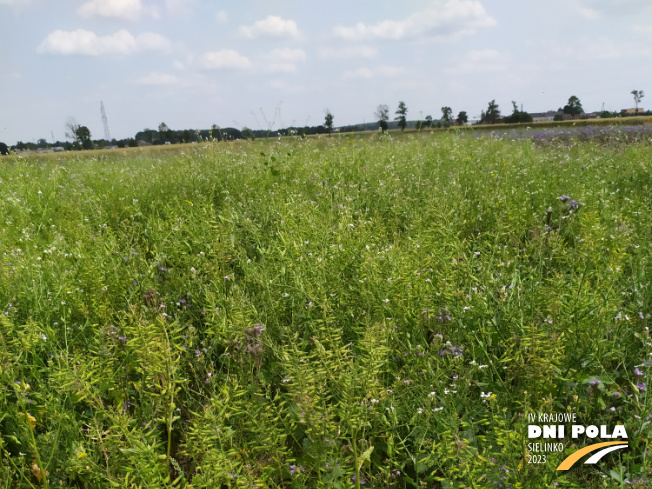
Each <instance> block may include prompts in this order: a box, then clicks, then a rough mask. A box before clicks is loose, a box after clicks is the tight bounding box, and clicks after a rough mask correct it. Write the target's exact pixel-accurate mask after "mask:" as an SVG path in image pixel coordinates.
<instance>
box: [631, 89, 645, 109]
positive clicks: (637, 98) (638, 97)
mask: <svg viewBox="0 0 652 489" xmlns="http://www.w3.org/2000/svg"><path fill="white" fill-rule="evenodd" d="M632 95H633V96H634V103H635V104H636V113H637V114H638V104H640V103H641V99H642V98H643V97H645V94H644V93H643V90H632Z"/></svg>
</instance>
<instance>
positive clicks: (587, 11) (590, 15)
mask: <svg viewBox="0 0 652 489" xmlns="http://www.w3.org/2000/svg"><path fill="white" fill-rule="evenodd" d="M577 13H578V14H580V16H581V17H583V18H584V19H586V20H595V19H597V18H598V17H600V13H599V12H598V11H597V10H595V9H592V8H590V7H581V6H579V5H578V6H577Z"/></svg>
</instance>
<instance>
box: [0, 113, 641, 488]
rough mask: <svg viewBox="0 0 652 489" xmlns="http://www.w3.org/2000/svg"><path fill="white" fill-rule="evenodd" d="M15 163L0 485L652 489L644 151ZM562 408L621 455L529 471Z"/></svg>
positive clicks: (283, 152) (440, 141)
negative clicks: (623, 442) (543, 425)
mask: <svg viewBox="0 0 652 489" xmlns="http://www.w3.org/2000/svg"><path fill="white" fill-rule="evenodd" d="M504 127H505V125H501V128H504ZM1 163H2V166H1V167H0V180H1V181H0V209H1V210H0V215H1V216H2V223H1V224H0V252H1V253H2V255H1V256H0V278H1V280H0V304H1V307H3V311H2V312H3V314H2V315H0V450H1V452H2V464H0V487H7V488H10V487H11V488H18V487H34V486H54V487H88V488H99V487H107V488H108V487H196V488H199V487H210V488H215V487H259V488H262V487H278V488H281V487H297V488H299V487H341V488H345V487H360V486H364V487H382V488H403V487H428V488H432V487H434V488H436V487H442V488H451V487H455V488H457V487H488V488H489V487H491V488H493V487H512V488H517V487H524V488H527V487H556V486H555V485H554V484H558V485H559V486H560V487H567V488H580V487H614V486H616V485H618V486H622V487H649V486H650V483H651V482H650V480H649V479H650V475H649V474H650V460H649V453H648V451H649V443H650V442H649V439H650V435H651V433H650V420H649V417H650V416H651V415H652V403H651V402H650V397H649V396H648V395H647V383H648V381H649V380H650V366H651V365H652V363H651V362H650V355H651V354H652V342H651V340H650V335H649V330H648V328H649V326H650V324H651V322H652V321H651V317H652V316H651V314H652V293H651V285H650V280H651V279H650V275H651V270H652V258H651V257H652V213H651V212H650V211H651V210H652V176H651V173H652V151H651V150H650V146H649V144H647V145H646V144H629V145H628V144H623V141H617V142H613V144H611V143H610V144H598V143H592V144H591V143H581V142H575V143H573V144H570V145H569V144H548V145H547V146H546V147H544V148H542V147H539V146H538V145H536V144H534V143H533V142H531V141H529V140H516V141H507V140H501V139H497V138H493V139H492V138H479V139H474V138H466V137H464V138H460V137H459V136H458V135H456V134H445V133H442V132H437V131H433V132H423V133H407V134H402V135H401V137H400V138H397V137H396V136H395V134H394V133H391V134H390V135H389V136H383V137H380V136H379V135H375V134H374V135H370V136H369V137H366V138H365V139H364V140H361V139H360V138H359V137H358V135H357V134H356V135H352V136H346V135H340V136H334V137H331V138H328V137H323V138H316V139H312V138H308V139H305V140H303V139H300V138H283V139H281V140H277V139H269V140H260V141H259V140H257V141H253V142H251V141H250V142H235V143H214V144H210V143H209V144H192V145H180V146H172V147H169V146H168V147H155V148H147V149H146V150H143V149H132V150H113V151H104V152H92V153H90V152H89V153H70V154H65V155H62V154H49V155H33V156H29V157H17V156H12V157H5V158H2V160H1ZM563 411H568V412H572V413H576V414H577V417H578V420H581V421H582V423H585V424H594V425H601V424H605V425H608V426H613V425H615V424H617V423H623V424H625V426H626V429H627V433H628V435H629V439H628V441H629V445H630V448H629V449H627V450H621V451H618V452H615V453H613V454H611V455H608V456H607V457H605V458H604V459H602V461H601V462H600V463H599V464H597V465H593V466H588V465H582V466H580V467H578V468H576V469H574V470H572V471H569V472H557V471H556V470H555V468H556V467H557V465H558V464H559V462H561V460H563V459H564V458H565V457H566V456H567V455H569V454H570V453H572V452H573V451H574V450H576V449H577V448H579V447H581V446H583V445H584V444H585V443H584V440H581V441H580V442H579V443H577V444H575V443H576V442H573V441H571V440H567V441H566V446H565V452H563V453H550V454H548V462H547V463H546V464H528V463H527V461H528V455H530V454H529V453H528V450H527V443H528V442H530V441H531V440H528V439H527V424H528V422H527V418H526V415H527V414H528V413H538V412H563Z"/></svg>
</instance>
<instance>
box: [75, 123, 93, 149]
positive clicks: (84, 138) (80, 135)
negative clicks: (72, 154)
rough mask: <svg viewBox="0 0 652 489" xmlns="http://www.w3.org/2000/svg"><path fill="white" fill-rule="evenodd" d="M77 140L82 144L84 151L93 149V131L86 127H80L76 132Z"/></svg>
mask: <svg viewBox="0 0 652 489" xmlns="http://www.w3.org/2000/svg"><path fill="white" fill-rule="evenodd" d="M75 138H76V139H77V142H78V143H79V144H81V147H82V148H83V149H93V141H91V131H90V129H88V127H86V126H79V127H78V128H77V130H76V131H75Z"/></svg>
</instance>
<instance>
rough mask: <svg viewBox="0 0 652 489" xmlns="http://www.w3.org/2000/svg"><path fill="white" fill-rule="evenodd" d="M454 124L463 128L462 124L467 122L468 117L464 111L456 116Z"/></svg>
mask: <svg viewBox="0 0 652 489" xmlns="http://www.w3.org/2000/svg"><path fill="white" fill-rule="evenodd" d="M455 122H456V124H457V125H458V126H463V125H464V124H466V123H467V122H469V116H468V115H467V113H466V111H465V110H463V111H461V112H460V113H459V114H457V119H455Z"/></svg>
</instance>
